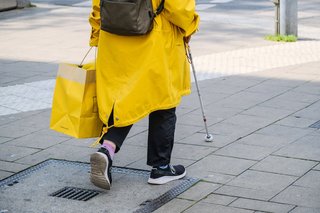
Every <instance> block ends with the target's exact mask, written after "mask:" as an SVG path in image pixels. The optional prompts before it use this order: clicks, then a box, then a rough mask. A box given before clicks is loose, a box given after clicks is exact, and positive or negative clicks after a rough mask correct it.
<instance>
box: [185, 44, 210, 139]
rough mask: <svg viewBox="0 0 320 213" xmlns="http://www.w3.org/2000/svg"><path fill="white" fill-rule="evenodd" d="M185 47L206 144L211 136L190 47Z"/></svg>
mask: <svg viewBox="0 0 320 213" xmlns="http://www.w3.org/2000/svg"><path fill="white" fill-rule="evenodd" d="M185 46H186V51H187V56H188V58H189V62H190V64H191V67H192V72H193V77H194V82H195V84H196V88H197V92H198V97H199V101H200V108H201V112H202V117H203V123H204V127H205V130H206V136H205V139H204V140H205V141H206V142H212V141H213V136H212V135H211V134H209V131H208V126H207V118H206V116H205V113H204V107H203V102H202V98H201V94H200V89H199V86H198V80H197V75H196V70H195V68H194V64H193V60H192V54H191V50H190V46H189V44H187V43H185Z"/></svg>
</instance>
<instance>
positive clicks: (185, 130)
mask: <svg viewBox="0 0 320 213" xmlns="http://www.w3.org/2000/svg"><path fill="white" fill-rule="evenodd" d="M203 128H204V127H200V126H188V125H181V124H177V126H176V131H175V134H174V138H175V140H176V141H178V140H181V139H184V138H186V137H189V136H191V135H193V134H195V133H196V132H198V131H200V130H202V129H203Z"/></svg>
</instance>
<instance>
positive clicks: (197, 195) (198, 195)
mask: <svg viewBox="0 0 320 213" xmlns="http://www.w3.org/2000/svg"><path fill="white" fill-rule="evenodd" d="M219 187H220V185H219V184H214V183H207V182H199V183H197V184H196V185H194V186H193V187H191V188H190V189H188V190H187V191H185V192H184V193H182V194H181V195H179V196H178V198H182V199H187V200H194V201H199V200H201V199H203V198H204V197H206V196H207V195H208V194H210V193H212V192H214V191H215V190H216V189H218V188H219Z"/></svg>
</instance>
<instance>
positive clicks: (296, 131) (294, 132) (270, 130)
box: [255, 124, 314, 142]
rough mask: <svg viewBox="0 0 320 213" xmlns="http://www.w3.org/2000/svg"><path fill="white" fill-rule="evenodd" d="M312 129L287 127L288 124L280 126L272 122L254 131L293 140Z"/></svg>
mask: <svg viewBox="0 0 320 213" xmlns="http://www.w3.org/2000/svg"><path fill="white" fill-rule="evenodd" d="M313 131H314V130H313V129H303V128H296V127H288V126H281V125H277V124H272V125H270V126H268V127H266V128H263V129H261V130H259V131H257V132H255V133H258V134H264V135H271V136H276V137H283V138H286V139H287V140H289V141H291V142H293V141H295V140H297V139H299V138H302V137H303V136H305V135H307V134H309V133H311V132H313Z"/></svg>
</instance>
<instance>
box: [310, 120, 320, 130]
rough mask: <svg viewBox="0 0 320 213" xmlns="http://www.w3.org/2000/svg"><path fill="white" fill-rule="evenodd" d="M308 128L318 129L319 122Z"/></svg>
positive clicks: (319, 127) (319, 126)
mask: <svg viewBox="0 0 320 213" xmlns="http://www.w3.org/2000/svg"><path fill="white" fill-rule="evenodd" d="M309 127H310V128H315V129H320V121H317V122H315V123H314V124H311V125H310V126H309Z"/></svg>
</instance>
